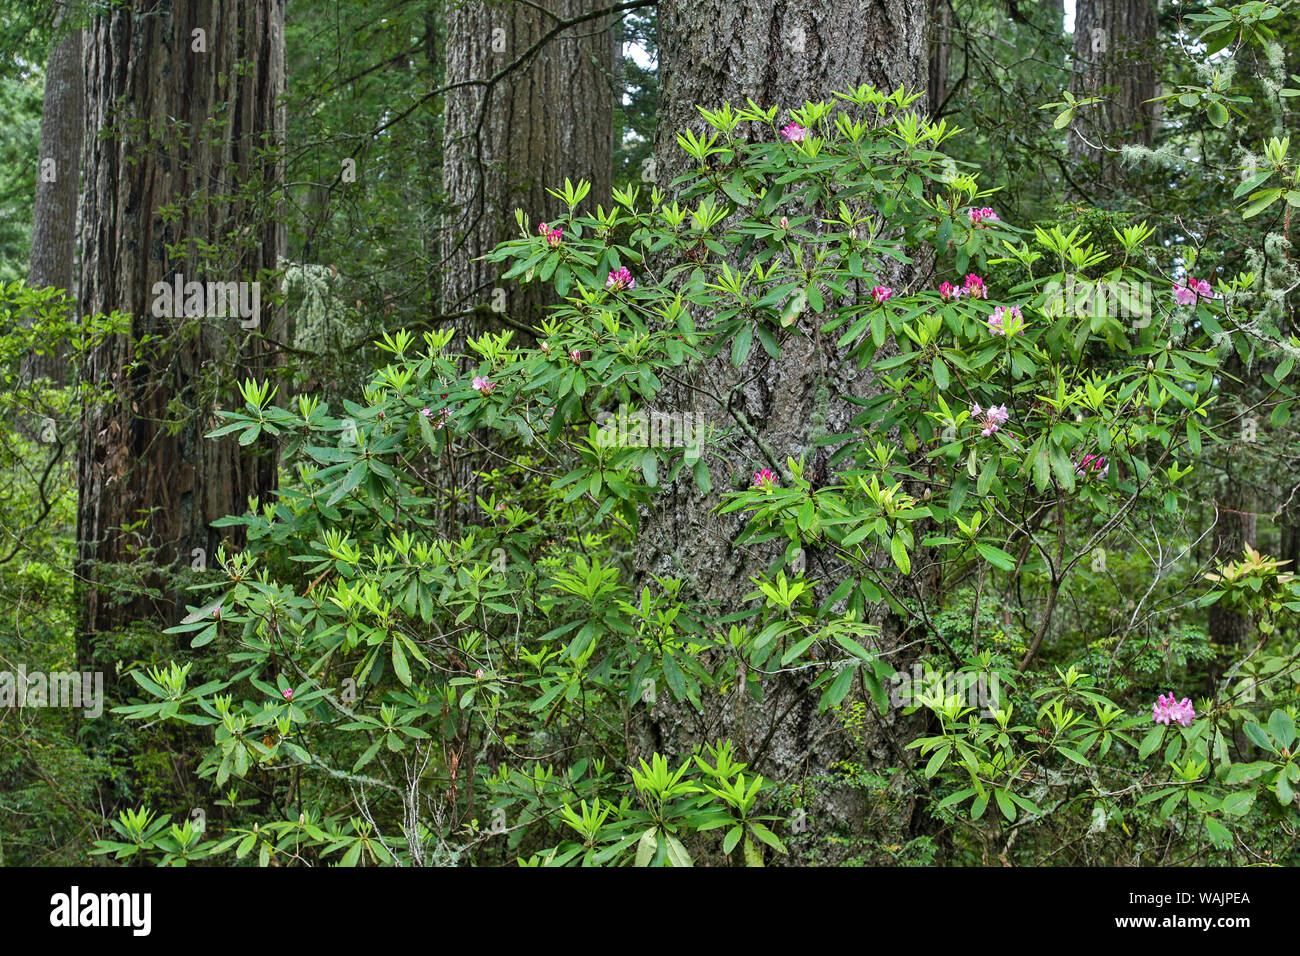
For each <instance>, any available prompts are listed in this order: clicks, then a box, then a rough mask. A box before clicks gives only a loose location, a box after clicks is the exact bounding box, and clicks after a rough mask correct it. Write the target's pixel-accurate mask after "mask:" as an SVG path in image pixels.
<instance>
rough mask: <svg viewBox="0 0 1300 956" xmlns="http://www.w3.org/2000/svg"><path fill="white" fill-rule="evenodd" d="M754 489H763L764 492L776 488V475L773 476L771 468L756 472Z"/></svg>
mask: <svg viewBox="0 0 1300 956" xmlns="http://www.w3.org/2000/svg"><path fill="white" fill-rule="evenodd" d="M754 487H755V488H762V489H763V490H764V491H767V490H768V489H769V488H775V487H776V475H774V474H772V469H771V468H764V469H763V470H762V471H756V472H754Z"/></svg>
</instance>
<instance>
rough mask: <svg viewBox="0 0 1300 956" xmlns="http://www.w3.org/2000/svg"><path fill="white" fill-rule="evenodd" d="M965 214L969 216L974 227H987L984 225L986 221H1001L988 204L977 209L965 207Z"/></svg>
mask: <svg viewBox="0 0 1300 956" xmlns="http://www.w3.org/2000/svg"><path fill="white" fill-rule="evenodd" d="M966 215H968V216H970V224H971V225H972V226H974V227H975V228H976V229H987V228H988V227H987V226H986V225H984V224H985V223H986V222H1001V220H1000V219H999V218H998V214H997V213H995V212H994V211H993V210H992V209H991V208H989V207H988V206H982V207H980V208H979V209H967V210H966Z"/></svg>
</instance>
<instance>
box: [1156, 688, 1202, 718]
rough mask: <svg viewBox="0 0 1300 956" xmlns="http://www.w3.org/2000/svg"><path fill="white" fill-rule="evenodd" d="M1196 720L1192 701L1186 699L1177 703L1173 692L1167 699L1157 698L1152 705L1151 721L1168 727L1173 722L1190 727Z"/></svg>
mask: <svg viewBox="0 0 1300 956" xmlns="http://www.w3.org/2000/svg"><path fill="white" fill-rule="evenodd" d="M1195 719H1196V708H1195V707H1193V706H1192V702H1191V700H1190V699H1189V698H1187V697H1184V698H1183V699H1182V700H1180V701H1175V700H1174V692H1173V691H1170V692H1169V695H1168V696H1167V697H1163V696H1157V697H1156V702H1155V703H1154V704H1152V705H1151V720H1152V721H1153V722H1154V723H1157V724H1164V725H1165V726H1166V727H1168V726H1169V722H1170V721H1171V720H1172V721H1173V722H1174V723H1178V724H1182V725H1183V726H1184V727H1188V726H1191V723H1192V721H1193V720H1195Z"/></svg>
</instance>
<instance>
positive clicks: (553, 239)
mask: <svg viewBox="0 0 1300 956" xmlns="http://www.w3.org/2000/svg"><path fill="white" fill-rule="evenodd" d="M546 241H547V242H548V243H550V245H551V248H552V249H554V248H556V247H558V246H559V244H560V243H561V242H563V241H564V230H563V229H552V230H551V231H550V232H548V233H547V234H546Z"/></svg>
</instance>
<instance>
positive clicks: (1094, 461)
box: [1074, 455, 1110, 478]
mask: <svg viewBox="0 0 1300 956" xmlns="http://www.w3.org/2000/svg"><path fill="white" fill-rule="evenodd" d="M1074 473H1075V474H1076V475H1078V476H1079V477H1080V478H1084V477H1086V476H1088V475H1096V476H1097V477H1098V478H1105V477H1106V476H1107V475H1108V474H1110V463H1109V462H1108V461H1106V457H1105V456H1104V455H1084V456H1083V458H1082V460H1080V462H1079V464H1078V465H1077V466H1076V467H1075V469H1074Z"/></svg>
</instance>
